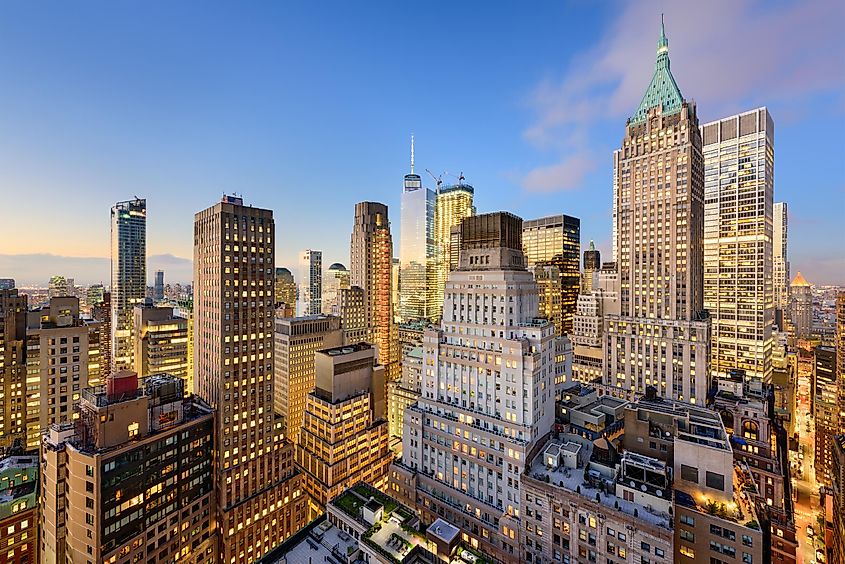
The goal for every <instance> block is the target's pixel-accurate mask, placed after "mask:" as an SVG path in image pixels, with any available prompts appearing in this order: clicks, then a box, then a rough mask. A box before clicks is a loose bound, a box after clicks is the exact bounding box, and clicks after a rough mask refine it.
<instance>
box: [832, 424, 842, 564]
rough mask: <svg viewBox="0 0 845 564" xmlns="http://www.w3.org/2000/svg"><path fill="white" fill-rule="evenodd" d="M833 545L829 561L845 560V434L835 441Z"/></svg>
mask: <svg viewBox="0 0 845 564" xmlns="http://www.w3.org/2000/svg"><path fill="white" fill-rule="evenodd" d="M831 475H832V477H833V480H832V481H833V487H832V488H831V489H832V493H833V495H832V497H833V508H832V509H833V535H831V536H832V537H833V543H832V544H833V546H832V547H831V551H830V557H829V558H828V562H845V434H839V435H837V436H836V437H834V441H833V469H832V471H831Z"/></svg>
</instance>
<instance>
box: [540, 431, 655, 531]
mask: <svg viewBox="0 0 845 564" xmlns="http://www.w3.org/2000/svg"><path fill="white" fill-rule="evenodd" d="M572 439H575V440H577V442H578V443H579V444H580V445H581V449H580V452H579V454H578V467H577V468H566V467H564V466H559V467H557V468H549V467H548V466H546V464H545V457H544V456H543V454H542V451H540V452H541V454H538V455H537V456H535V457H534V459H533V460H532V461H531V463H530V464H529V466H528V469H527V471H526V473H527V474H528V475H529V476H530V477H531V478H534V479H535V480H539V481H542V482H547V483H548V484H550V485H551V486H553V487H559V488H563V489H565V490H567V491H569V492H571V493H575V494H577V495H580V496H582V497H583V498H584V499H586V500H590V501H596V495H597V494H598V495H599V503H600V504H601V505H603V506H606V507H607V508H608V509H609V510H616V511H619V512H621V513H625V514H627V515H629V516H631V517H635V518H637V519H640V520H642V521H645V522H646V523H649V524H651V525H653V526H655V527H662V528H666V529H671V528H672V516H671V515H669V514H667V513H662V512H660V511H656V510H651V509H649V508H647V507H646V506H644V505H640V504H638V503H634V502H631V501H626V500H625V499H623V498H621V497H617V496H616V495H615V494H614V493H611V492H614V491H615V489H614V488H613V487H607V486H609V485H610V482H613V480H608V479H606V478H603V477H601V476H599V472H597V471H596V470H590V469H589V465H588V463H587V461H589V459H590V457H591V455H592V450H593V444H592V442H591V441H584V440H581V439H580V438H576V437H572ZM571 442H574V441H573V440H570V443H571ZM602 483H604V484H605V487H604V488H603V490H604V491H602V489H600V484H602ZM617 507H618V509H617Z"/></svg>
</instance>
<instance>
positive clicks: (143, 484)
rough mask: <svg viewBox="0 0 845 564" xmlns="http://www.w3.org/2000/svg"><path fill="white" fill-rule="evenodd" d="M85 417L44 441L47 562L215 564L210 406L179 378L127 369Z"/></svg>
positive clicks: (90, 397) (86, 403)
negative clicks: (140, 379) (190, 392)
mask: <svg viewBox="0 0 845 564" xmlns="http://www.w3.org/2000/svg"><path fill="white" fill-rule="evenodd" d="M80 412H81V416H80V420H79V422H78V424H76V425H72V424H55V425H52V426H51V427H50V430H49V433H48V434H47V435H45V437H44V442H43V446H42V449H41V468H42V471H41V488H40V497H41V499H40V502H41V518H40V527H41V547H42V561H43V562H47V563H51V564H52V563H56V564H58V563H63V562H170V561H174V560H178V561H180V562H189V563H196V564H199V563H205V562H215V561H217V560H216V551H217V542H218V534H219V533H218V530H219V528H218V527H217V523H216V519H215V513H214V478H213V475H212V459H213V458H214V456H213V453H212V448H213V441H214V414H213V412H212V410H211V408H210V407H209V406H208V405H207V404H205V403H204V402H202V401H200V400H199V399H197V398H194V397H189V398H186V397H185V395H184V381H183V380H182V379H181V378H177V377H173V376H165V375H161V376H151V377H149V378H146V379H144V380H143V383H142V384H140V385H139V382H138V377H137V374H135V373H134V372H132V371H128V370H126V371H121V372H116V373H113V374H111V375H110V376H109V378H108V379H107V385H105V386H99V387H96V388H88V389H86V390H83V392H82V399H81V401H80ZM227 540H234V538H229V539H227Z"/></svg>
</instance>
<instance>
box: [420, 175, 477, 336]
mask: <svg viewBox="0 0 845 564" xmlns="http://www.w3.org/2000/svg"><path fill="white" fill-rule="evenodd" d="M474 194H475V189H474V188H473V187H472V186H470V185H469V184H463V183H460V184H455V185H452V186H446V187H445V188H442V187H440V186H438V189H437V195H436V197H435V200H434V253H435V255H436V263H435V264H436V266H435V280H434V294H433V295H432V300H433V306H432V307H433V315H432V316H431V321H433V322H437V321H439V320H440V318H441V317H442V315H443V289H444V288H445V286H446V278H447V276H448V274H449V271H450V270H451V266H452V265H453V264H454V265H455V266H456V265H457V264H456V263H455V262H454V261H456V260H457V257H454V256H453V246H452V242H453V238H452V228H453V227H458V226H460V225H461V220H463V219H464V218H465V217H470V216H473V215H475V206H474V205H473V203H472V200H473V196H474Z"/></svg>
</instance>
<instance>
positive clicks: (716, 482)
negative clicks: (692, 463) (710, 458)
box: [682, 470, 725, 490]
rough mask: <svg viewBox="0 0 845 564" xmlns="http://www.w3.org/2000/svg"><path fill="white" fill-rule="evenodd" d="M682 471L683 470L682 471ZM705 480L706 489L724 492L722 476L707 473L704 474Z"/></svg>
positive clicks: (723, 478)
mask: <svg viewBox="0 0 845 564" xmlns="http://www.w3.org/2000/svg"><path fill="white" fill-rule="evenodd" d="M682 471H683V470H682ZM697 476H698V471H696V477H697ZM706 479H707V487H708V488H713V489H716V490H724V489H725V477H724V476H723V475H722V474H716V473H715V472H710V471H709V470H708V471H707V474H706Z"/></svg>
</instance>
